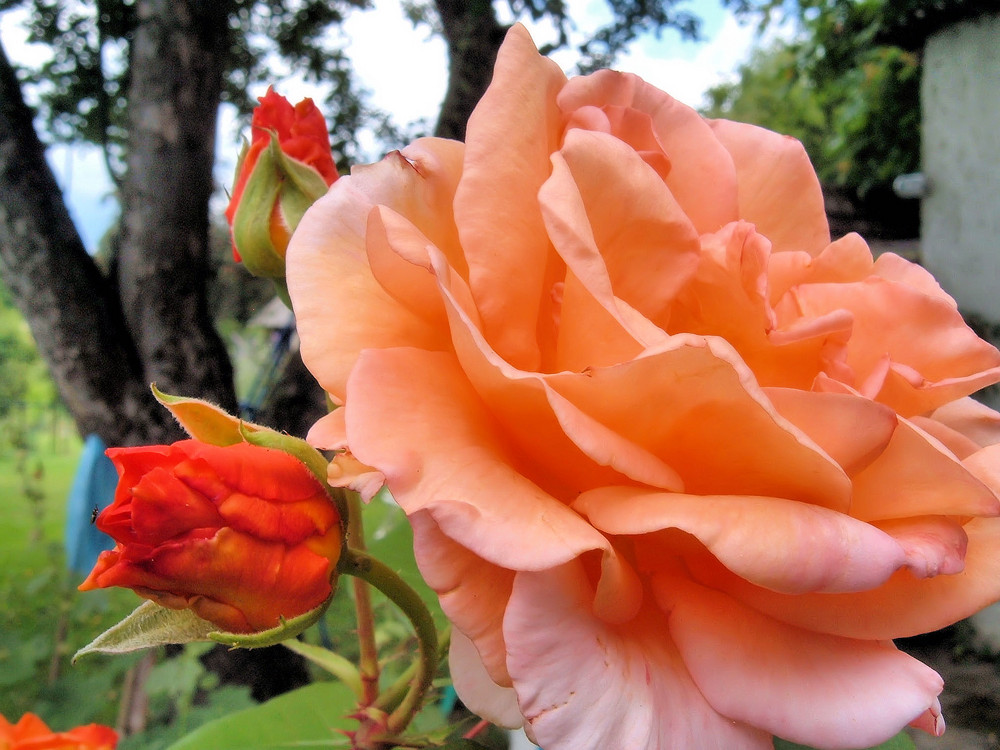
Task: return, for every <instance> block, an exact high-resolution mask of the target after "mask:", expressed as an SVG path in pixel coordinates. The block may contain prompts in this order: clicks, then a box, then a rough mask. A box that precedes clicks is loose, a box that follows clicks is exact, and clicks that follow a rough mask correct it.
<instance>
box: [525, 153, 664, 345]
mask: <svg viewBox="0 0 1000 750" xmlns="http://www.w3.org/2000/svg"><path fill="white" fill-rule="evenodd" d="M538 198H539V203H540V205H541V206H542V209H543V216H544V220H545V225H546V230H547V231H548V236H549V238H550V240H551V242H552V244H553V246H554V248H555V250H556V251H557V252H558V253H559V255H560V257H561V259H562V260H563V261H564V262H565V263H566V264H567V266H568V267H569V269H568V272H569V273H570V274H572V276H573V279H574V280H578V281H579V283H580V284H581V285H582V286H583V288H584V289H586V291H587V292H588V293H589V294H590V295H591V296H592V297H593V299H594V300H595V301H596V302H597V303H598V304H599V305H600V306H601V307H603V308H604V309H605V310H606V311H607V313H608V315H609V316H610V317H611V318H612V319H613V320H614V321H615V322H616V323H617V324H618V325H619V326H621V328H622V330H623V331H625V332H627V334H628V338H627V339H626V340H625V341H624V342H622V343H619V342H618V341H616V339H620V338H622V337H621V336H616V337H615V339H613V340H612V341H611V346H612V348H620V347H622V346H629V345H631V344H633V343H638V344H641V345H642V346H649V345H651V344H652V343H653V342H655V341H657V340H659V339H662V338H664V334H663V331H661V330H660V329H659V328H657V327H656V326H655V325H653V323H651V322H650V321H649V320H648V319H647V318H645V317H642V318H639V319H638V320H636V319H635V318H633V317H632V316H629V315H628V314H627V312H625V309H626V308H627V307H631V305H629V303H628V300H625V299H619V296H618V295H617V294H616V290H615V289H614V288H613V286H612V279H611V277H610V275H609V272H608V267H607V263H606V262H605V259H604V258H603V257H602V255H601V248H600V247H599V246H598V244H597V239H596V238H595V236H594V231H593V228H592V227H591V225H590V218H589V217H588V215H587V207H586V206H585V205H584V203H583V201H582V200H581V198H580V194H579V188H578V186H577V185H576V183H575V181H574V179H573V175H572V174H571V172H570V168H569V165H568V164H567V163H566V161H565V159H563V157H562V155H561V154H558V153H557V154H553V156H552V175H551V177H550V178H549V179H548V180H547V181H546V182H545V184H544V185H542V187H541V189H540V191H539V196H538ZM570 283H571V282H570ZM633 322H636V323H638V325H633ZM563 338H564V336H563V334H562V332H560V334H559V339H563Z"/></svg>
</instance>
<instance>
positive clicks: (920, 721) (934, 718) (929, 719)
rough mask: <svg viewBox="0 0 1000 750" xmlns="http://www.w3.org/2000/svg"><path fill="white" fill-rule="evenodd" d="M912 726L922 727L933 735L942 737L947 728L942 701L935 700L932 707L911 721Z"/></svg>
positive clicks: (915, 727)
mask: <svg viewBox="0 0 1000 750" xmlns="http://www.w3.org/2000/svg"><path fill="white" fill-rule="evenodd" d="M910 726H911V727H913V728H914V729H922V730H923V731H925V732H927V734H929V735H931V736H933V737H941V736H942V735H943V734H944V730H945V725H944V716H942V714H941V702H940V701H934V703H933V705H932V706H931V707H930V708H928V709H927V710H926V711H924V712H923V713H922V714H920V716H918V717H917V718H916V719H914V720H913V721H911V722H910Z"/></svg>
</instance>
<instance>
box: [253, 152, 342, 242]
mask: <svg viewBox="0 0 1000 750" xmlns="http://www.w3.org/2000/svg"><path fill="white" fill-rule="evenodd" d="M268 150H269V151H270V152H271V153H272V155H273V156H274V158H275V162H276V165H277V167H278V170H279V173H280V175H281V176H282V177H283V178H284V179H285V185H284V189H283V190H282V191H281V213H282V215H283V216H284V219H285V221H286V222H287V223H288V231H289V233H291V232H294V231H295V228H296V227H297V226H298V225H299V222H300V221H301V220H302V217H303V216H304V215H305V213H306V211H307V210H308V209H309V207H310V206H311V205H312V204H313V203H315V202H316V201H318V200H319V199H320V198H322V197H323V196H324V195H326V194H327V191H329V189H330V187H329V186H328V185H327V184H326V180H324V179H323V176H322V175H320V173H319V172H317V171H316V169H314V168H313V167H310V166H309V165H308V164H305V163H303V162H301V161H299V160H298V159H293V158H292V157H290V156H289V155H288V154H286V153H285V152H284V151H282V150H281V147H280V146H279V144H278V137H277V136H276V135H275V134H274V133H272V134H271V144H270V146H269V147H268Z"/></svg>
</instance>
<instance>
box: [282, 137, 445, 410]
mask: <svg viewBox="0 0 1000 750" xmlns="http://www.w3.org/2000/svg"><path fill="white" fill-rule="evenodd" d="M431 145H433V144H431ZM425 179H427V178H426V177H424V176H422V175H420V174H419V173H418V172H417V171H416V170H415V169H414V167H413V166H412V165H411V163H410V162H408V161H407V160H406V159H405V158H404V157H403V156H402V155H400V154H399V153H398V152H397V153H394V154H390V155H389V156H387V157H386V158H385V159H383V160H382V161H381V162H379V163H377V164H373V165H370V166H367V167H363V168H359V169H356V170H355V171H354V173H353V174H352V175H350V176H347V177H342V178H340V179H339V180H337V182H335V183H334V184H333V185H332V186H331V189H330V191H329V192H328V193H327V194H326V195H325V196H323V197H322V198H321V199H320V200H318V201H317V202H316V203H315V204H314V205H313V206H312V207H311V208H310V210H309V211H307V212H306V214H305V216H304V217H303V218H302V221H301V222H300V223H299V226H298V228H297V229H296V231H295V233H294V235H293V236H292V239H291V242H290V244H289V248H288V268H287V272H288V289H289V293H290V295H291V297H292V304H293V306H294V308H295V314H296V326H297V327H298V332H299V336H300V339H301V342H302V358H303V360H304V361H305V363H306V365H307V366H308V367H309V370H310V371H311V372H312V374H313V375H314V376H315V377H316V379H317V380H318V381H319V383H320V385H322V386H323V388H324V389H325V390H326V391H328V392H329V393H331V394H332V395H333V396H334V397H335V398H336V399H337V400H339V401H343V398H344V388H345V384H346V382H347V376H348V374H349V372H350V369H351V367H352V366H353V364H354V361H355V359H356V358H357V355H358V353H359V352H360V351H361V350H362V349H364V348H368V347H386V346H406V345H410V346H419V347H422V348H427V349H445V348H448V346H449V344H448V338H447V331H446V330H444V329H442V328H440V327H436V326H429V325H428V324H427V322H426V321H425V320H424V319H423V318H422V317H420V316H418V315H416V314H414V312H413V311H411V310H409V309H407V308H406V307H404V306H403V305H401V304H399V303H398V302H397V301H396V300H395V299H393V298H392V296H391V295H389V294H388V293H387V292H386V291H385V290H384V289H383V288H382V287H381V286H380V285H379V284H378V282H377V281H376V279H375V277H374V276H373V275H372V272H371V269H370V268H369V266H368V259H367V256H366V253H365V244H366V243H365V231H366V226H367V222H368V214H369V213H370V212H371V209H372V208H373V207H374V206H375V205H376V204H380V203H382V204H388V205H392V204H394V203H399V202H405V198H404V196H407V195H408V194H409V193H410V192H412V191H418V192H419V191H421V190H423V188H422V187H421V186H420V185H421V183H422V182H423V181H424V180H425Z"/></svg>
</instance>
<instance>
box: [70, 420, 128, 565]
mask: <svg viewBox="0 0 1000 750" xmlns="http://www.w3.org/2000/svg"><path fill="white" fill-rule="evenodd" d="M104 450H105V445H104V441H103V440H101V439H100V438H99V437H98V436H97V435H88V436H87V439H86V440H85V441H84V443H83V453H82V454H81V455H80V463H79V464H78V465H77V467H76V475H75V476H74V477H73V486H72V488H70V491H69V498H68V499H67V501H66V567H67V568H69V569H70V570H72V571H73V572H74V573H79V574H80V575H81V576H86V575H87V574H88V573H89V572H90V571H91V569H92V568H93V567H94V563H96V562H97V556H98V555H99V554H100V553H101V552H103V551H104V550H106V549H111V548H112V547H113V546H114V540H113V539H112V538H111V537H109V536H108V535H107V534H105V533H103V532H101V531H98V530H97V527H96V526H94V524H93V520H94V518H95V514H94V509H95V508H97V510H99V511H100V510H104V509H105V508H106V507H107V506H109V505H110V504H111V501H112V500H113V499H114V497H115V487H116V486H117V485H118V471H117V470H116V469H115V465H114V464H113V463H111V459H110V458H108V457H107V456H106V455H104Z"/></svg>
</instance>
